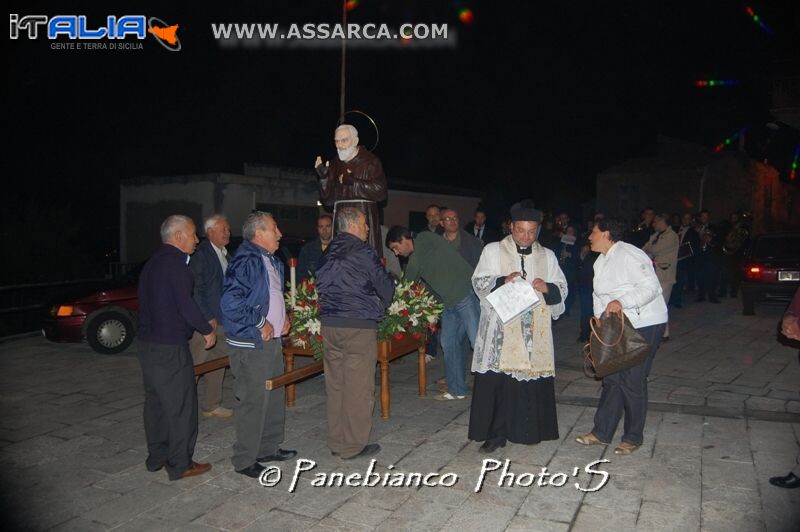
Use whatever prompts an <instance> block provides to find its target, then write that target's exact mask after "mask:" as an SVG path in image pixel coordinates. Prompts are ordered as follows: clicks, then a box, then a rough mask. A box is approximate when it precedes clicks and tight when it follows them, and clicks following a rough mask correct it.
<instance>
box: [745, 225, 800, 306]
mask: <svg viewBox="0 0 800 532" xmlns="http://www.w3.org/2000/svg"><path fill="white" fill-rule="evenodd" d="M742 269H743V271H742V305H743V309H742V311H743V314H745V315H748V316H749V315H753V314H755V304H756V302H758V301H765V300H766V301H789V300H790V299H791V298H792V296H793V295H794V292H795V290H796V289H797V286H798V285H800V233H770V234H765V235H761V236H759V237H757V238H756V239H755V240H754V241H753V242H752V243H751V245H750V249H749V250H748V252H747V254H746V255H745V258H744V262H743V263H742Z"/></svg>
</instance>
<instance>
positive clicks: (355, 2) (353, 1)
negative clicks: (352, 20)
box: [344, 0, 358, 11]
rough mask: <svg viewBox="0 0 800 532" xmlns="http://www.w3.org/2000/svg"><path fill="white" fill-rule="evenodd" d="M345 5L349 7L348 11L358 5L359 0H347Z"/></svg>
mask: <svg viewBox="0 0 800 532" xmlns="http://www.w3.org/2000/svg"><path fill="white" fill-rule="evenodd" d="M344 7H345V9H347V11H352V10H354V9H355V8H357V7H358V0H347V2H345V4H344Z"/></svg>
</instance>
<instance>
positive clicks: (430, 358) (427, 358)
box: [425, 353, 433, 364]
mask: <svg viewBox="0 0 800 532" xmlns="http://www.w3.org/2000/svg"><path fill="white" fill-rule="evenodd" d="M431 360H433V357H432V356H430V355H429V354H428V353H425V363H426V364H427V363H428V362H430V361H431Z"/></svg>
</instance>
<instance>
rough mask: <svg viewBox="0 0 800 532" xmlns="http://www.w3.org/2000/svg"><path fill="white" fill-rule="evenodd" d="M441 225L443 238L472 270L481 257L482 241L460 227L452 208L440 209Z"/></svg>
mask: <svg viewBox="0 0 800 532" xmlns="http://www.w3.org/2000/svg"><path fill="white" fill-rule="evenodd" d="M442 227H443V228H444V233H442V236H443V237H444V239H445V240H446V241H447V242H450V243H451V244H452V245H453V246H454V247H455V248H456V249H457V250H458V252H459V253H460V254H461V256H462V257H463V258H464V260H465V261H467V263H468V264H469V265H470V266H472V269H473V270H474V269H475V266H477V265H478V260H480V258H481V251H483V243H482V242H481V241H480V240H478V239H477V238H475V237H474V236H472V235H471V234H469V233H467V232H466V231H465V230H463V229H461V228H460V226H459V222H458V213H457V212H456V211H454V210H453V209H448V208H444V209H442Z"/></svg>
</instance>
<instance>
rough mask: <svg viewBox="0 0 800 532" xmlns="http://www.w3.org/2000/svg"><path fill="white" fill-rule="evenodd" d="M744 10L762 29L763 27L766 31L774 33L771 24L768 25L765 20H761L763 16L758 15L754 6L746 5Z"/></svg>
mask: <svg viewBox="0 0 800 532" xmlns="http://www.w3.org/2000/svg"><path fill="white" fill-rule="evenodd" d="M744 11H745V13H747V15H748V16H749V17H750V18H752V19H753V22H755V23H756V24H758V25H759V26H761V29H762V30H764V31H766V32H767V33H773V31H772V28H770V27H769V26H767V25H766V24H764V21H763V20H761V17H760V16H758V15H756V12H755V11H753V8H752V7H750V6H746V7H745V8H744Z"/></svg>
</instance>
